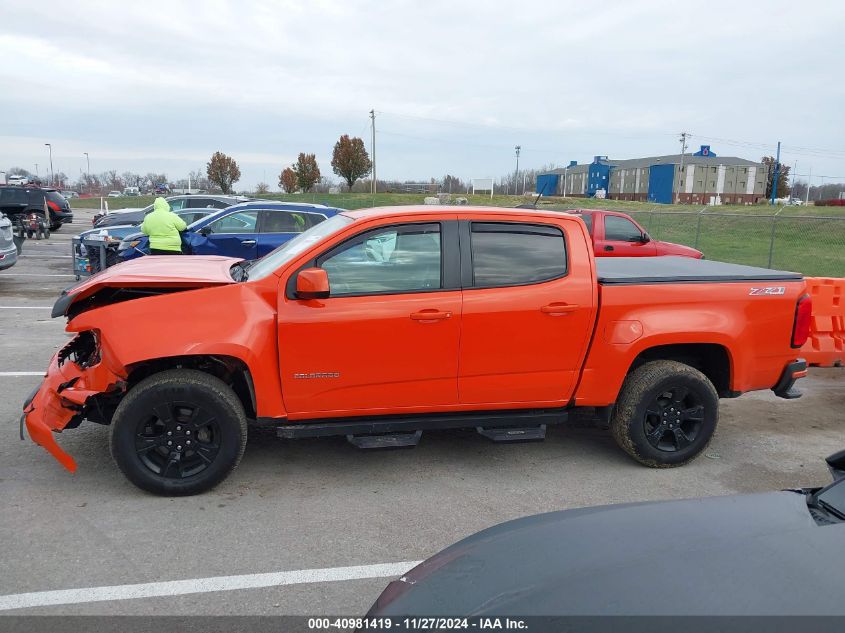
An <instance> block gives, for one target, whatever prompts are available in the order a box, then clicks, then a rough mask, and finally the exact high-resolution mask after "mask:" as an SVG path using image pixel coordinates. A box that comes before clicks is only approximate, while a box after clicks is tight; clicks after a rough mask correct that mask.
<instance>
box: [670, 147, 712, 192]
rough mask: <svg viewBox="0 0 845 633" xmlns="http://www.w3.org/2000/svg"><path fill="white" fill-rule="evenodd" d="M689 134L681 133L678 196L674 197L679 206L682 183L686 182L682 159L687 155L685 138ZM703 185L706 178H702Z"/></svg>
mask: <svg viewBox="0 0 845 633" xmlns="http://www.w3.org/2000/svg"><path fill="white" fill-rule="evenodd" d="M688 135H689V132H681V169H680V172H681V182H680V184H678V195H677V197H676V202H677V203H678V204H680V202H681V188H682V187H683V186H684V184H683V183H685V182H686V178H685V176H686V174H685V173H684V158H685V157H686V155H687V136H688ZM704 183H705V185H706V184H707V176H705V177H704Z"/></svg>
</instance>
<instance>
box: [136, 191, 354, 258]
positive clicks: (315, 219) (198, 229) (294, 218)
mask: <svg viewBox="0 0 845 633" xmlns="http://www.w3.org/2000/svg"><path fill="white" fill-rule="evenodd" d="M339 211H341V209H336V208H334V207H326V206H323V205H319V204H298V203H291V202H273V201H257V202H244V203H242V204H238V205H235V206H232V207H229V208H228V209H224V210H222V211H218V212H217V213H214V214H212V215H209V216H206V217H205V218H203V219H201V220H199V221H198V222H195V223H193V224H192V225H190V226H189V227H188V230H187V231H185V232H184V233H183V234H182V242H183V245H184V250H185V252H186V253H187V254H189V255H223V256H225V257H237V258H239V259H256V258H258V257H263V256H264V255H266V254H267V253H269V252H270V251H272V250H273V249H275V248H276V247H278V246H280V245H282V244H284V243H285V242H287V241H288V240H290V239H292V238H294V237H296V236H297V235H299V234H300V233H302V232H304V231H306V230H308V229H310V228H311V227H312V226H314V225H316V224H319V223H320V222H322V221H323V220H325V219H326V218H327V217H331V216H333V215H336V214H337V213H338V212H339ZM143 253H149V239H148V238H147V237H146V236H145V235H144V234H143V233H136V234H134V235H129V236H127V237H126V238H125V239H124V240H123V243H122V244H121V245H120V258H121V261H127V260H130V259H134V258H136V257H141V256H142V254H143Z"/></svg>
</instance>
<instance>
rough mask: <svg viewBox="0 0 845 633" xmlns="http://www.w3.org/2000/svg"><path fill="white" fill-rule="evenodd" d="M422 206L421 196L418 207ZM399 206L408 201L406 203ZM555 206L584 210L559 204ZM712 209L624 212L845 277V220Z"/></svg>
mask: <svg viewBox="0 0 845 633" xmlns="http://www.w3.org/2000/svg"><path fill="white" fill-rule="evenodd" d="M295 198H297V199H299V200H300V201H302V202H306V201H307V202H314V203H318V204H325V205H328V206H333V207H340V208H343V209H359V208H363V207H370V206H375V205H378V204H386V203H387V202H384V201H383V199H382V198H372V197H371V196H360V195H359V196H349V197H347V196H344V195H343V194H332V195H327V194H305V195H300V196H295ZM288 199H291V198H288ZM473 201H474V200H473ZM420 202H422V199H421V198H420V199H419V200H415V202H414V203H415V204H419V203H420ZM396 203H397V202H393V204H396ZM398 204H409V202H405V201H404V200H403V201H401V202H398ZM511 204H512V202H511ZM544 206H545V205H544ZM541 208H543V207H541ZM545 208H549V207H545ZM552 208H554V209H557V210H566V209H568V208H571V209H574V208H579V207H578V206H572V205H562V206H561V205H554V207H552ZM716 208H718V207H716ZM713 209H714V207H709V206H708V207H703V208H698V209H693V210H690V211H666V210H663V209H661V208H660V207H655V208H654V209H649V210H639V211H633V210H630V209H625V212H626V213H628V214H629V215H630V216H631V217H633V218H634V219H636V220H637V222H639V223H640V224H641V225H642V226H643V227H644V228H645V229H646V231H648V233H649V235H651V237H652V238H653V239H657V240H663V241H666V242H675V243H677V244H685V245H687V246H692V247H693V248H697V249H698V250H700V251H702V252H703V253H704V256H705V257H706V258H707V259H712V260H717V261H723V262H733V263H736V264H747V265H749V266H762V267H764V268H775V269H780V270H791V271H796V272H800V273H803V274H804V275H807V276H810V277H845V216H840V217H835V216H820V215H800V216H798V215H786V214H785V212H786V211H788V209H785V208H784V207H780V208H778V209H776V210H775V211H774V212H773V213H760V212H759V210H757V209H751V208H749V211H748V212H718V211H717V212H713Z"/></svg>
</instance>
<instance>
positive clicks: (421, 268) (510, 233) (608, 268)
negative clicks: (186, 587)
mask: <svg viewBox="0 0 845 633" xmlns="http://www.w3.org/2000/svg"><path fill="white" fill-rule="evenodd" d="M260 204H261V203H250V204H248V205H239V206H240V207H241V209H242V210H240V211H237V210H236V211H235V213H244V210H243V208H244V207H246V209H247V210H248V209H250V208H254V209H262V207H261V206H260ZM230 211H231V210H227V211H226V212H223V213H222V214H221V215H225V217H227V218H228V217H231V215H230V213H229V212H230ZM212 217H214V216H212ZM205 221H206V220H203V221H201V222H205ZM255 222H256V223H257V225H258V226H260V225H261V222H262V220H261V214H260V213H259V215H258V216H257V219H256V220H255ZM252 226H255V225H252ZM211 235H214V233H211ZM252 238H253V239H256V238H257V236H256V235H255V234H254V233H253V234H252ZM234 239H240V238H234ZM811 310H812V304H811V300H810V297H809V296H808V295H807V293H806V283H805V282H804V279H803V277H802V276H801V275H800V274H796V273H790V272H781V271H773V270H768V269H764V268H754V267H751V266H739V265H735V264H724V263H720V262H712V261H701V260H696V259H691V258H684V257H655V258H642V257H640V258H635V257H631V258H598V259H597V258H595V257H594V255H593V249H592V243H591V240H590V236H589V235H588V233H587V231H586V228H585V225H584V223H583V222H582V221H581V220H579V219H578V218H576V217H574V216H572V215H567V214H562V213H554V212H543V211H533V212H528V213H527V212H525V211H522V210H516V209H494V208H467V207H457V206H456V207H448V206H444V207H430V206H429V207H392V208H391V207H382V208H378V209H365V210H357V211H343V212H342V213H339V214H337V215H335V216H333V217H331V218H329V219H327V220H325V221H323V222H320V223H319V224H316V225H315V226H313V227H311V228H310V229H308V230H307V231H305V232H303V233H300V234H299V235H298V236H297V237H295V238H294V239H292V240H290V241H288V242H286V243H284V244H282V245H281V246H280V247H278V248H276V249H275V250H274V251H272V252H271V253H269V254H267V255H265V256H264V257H262V258H261V259H258V260H256V261H245V260H244V259H239V258H231V257H220V256H195V257H144V258H142V259H140V260H137V261H129V262H126V263H123V264H121V265H119V266H114V267H112V268H109V269H107V270H105V271H103V272H101V273H99V274H98V275H94V276H93V277H90V278H88V279H86V280H84V281H82V282H80V283H79V284H77V285H75V286H73V287H71V288H69V289H67V290H65V291H64V292H63V293H62V296H61V297H60V298H59V299H58V300H57V301H56V304H55V305H54V307H53V311H52V316H53V317H61V316H66V317H67V318H68V325H67V330H68V331H69V332H73V333H75V337H74V338H73V339H72V340H71V341H70V342H69V343H68V344H67V345H65V346H64V347H63V348H62V349H61V350H59V352H58V353H57V354H56V355H55V356H54V357H53V359H52V360H51V361H50V365H49V367H48V369H47V373H46V375H45V377H44V380H43V382H42V383H41V385H40V386H39V388H38V389H37V390H36V391H35V392H33V394H32V396H31V397H30V398H27V400H26V402H25V403H24V407H23V409H24V415H23V417H22V419H21V422H22V424H25V425H26V428H27V429H28V431H29V435H30V437H31V438H32V439H33V440H34V441H35V442H36V443H38V444H40V445H41V446H43V447H44V448H45V449H47V450H48V451H49V452H50V453H51V454H52V455H53V456H54V457H55V458H56V459H58V460H59V462H60V463H62V464H63V465H64V466H65V467H67V468H68V469H69V470H71V471H73V470H74V469H75V468H76V462H75V461H74V460H73V458H72V457H71V456H70V455H68V454H67V453H66V452H65V451H63V450H62V449H61V447H60V446H59V445H58V443H57V442H56V437H57V433H56V432H58V431H62V430H63V429H66V428H74V427H76V426H77V425H78V424H79V423H81V422H82V421H83V420H85V419H87V420H90V421H92V422H97V423H101V424H108V425H111V451H112V454H113V455H114V457H115V460H116V462H117V464H118V466H119V468H120V469H121V470H122V471H123V473H124V474H125V475H126V476H127V478H128V479H129V480H130V481H131V482H132V483H134V484H135V485H137V486H139V487H141V488H143V489H145V490H148V491H151V492H154V493H157V494H165V495H185V494H194V493H198V492H202V491H204V490H208V489H209V488H211V487H212V486H214V485H216V484H217V483H219V482H220V481H221V480H223V479H224V478H225V477H226V476H227V475H228V474H229V473H230V472H231V471H232V469H233V468H234V467H235V465H236V464H237V463H238V461H239V460H240V457H241V455H243V451H244V446H245V442H246V437H247V420H252V421H255V422H256V423H258V424H261V425H263V426H265V427H268V428H271V429H275V430H276V433H277V434H278V435H280V436H281V437H285V438H297V437H320V436H344V437H347V438H348V439H349V440H350V441H351V442H352V443H354V444H356V445H357V446H361V447H363V448H367V447H381V446H413V445H415V444H416V443H417V442H418V441H419V438H420V435H421V434H422V432H423V431H424V430H430V429H443V428H458V427H461V428H463V427H470V428H475V429H477V430H478V431H479V432H480V433H481V434H482V435H484V436H485V437H488V438H490V439H492V440H495V441H510V440H514V439H519V440H524V439H542V438H543V437H544V436H545V431H546V425H549V424H556V423H560V422H563V421H565V420H566V419H567V417H568V416H569V415H572V414H578V415H579V416H581V415H593V416H596V417H597V418H598V419H599V420H600V421H601V422H602V424H603V425H607V426H609V427H610V429H611V431H612V433H613V436H614V438H615V439H616V441H617V443H618V444H619V446H620V447H621V448H622V449H623V450H624V451H625V452H627V453H628V454H629V455H630V456H631V457H632V458H634V459H635V460H637V461H638V462H640V463H641V464H644V465H646V466H651V467H670V466H680V465H682V464H685V463H687V462H688V461H690V460H692V459H694V458H695V457H696V456H698V455H699V454H700V453H701V452H702V451H703V450H704V449H705V447H706V446H707V445H708V443H709V442H710V439H711V437H712V435H713V433H714V431H715V429H716V423H717V420H718V409H719V398H720V397H724V398H728V397H737V396H739V395H740V394H742V393H743V392H746V391H752V390H761V389H771V390H772V391H773V392H774V393H775V395H777V396H779V397H782V398H796V397H799V396H800V392H798V391H797V390H796V389H794V383H795V381H796V380H797V379H798V378H800V377H802V376H804V375H806V363H805V362H804V361H803V360H800V359H799V358H798V354H799V350H800V348H801V346H802V345H803V344H804V343H805V341H806V339H807V336H808V333H809V324H810V314H811ZM162 323H166V325H167V335H166V336H162V335H161V324H162Z"/></svg>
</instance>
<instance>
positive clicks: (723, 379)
mask: <svg viewBox="0 0 845 633" xmlns="http://www.w3.org/2000/svg"><path fill="white" fill-rule="evenodd" d="M654 360H673V361H677V362H679V363H683V364H684V365H689V366H690V367H693V368H695V369H697V370H698V371H700V372H701V373H702V374H704V375H705V376H707V378H708V379H709V380H710V382H712V383H713V386H714V387H715V388H716V393H718V394H719V397H720V398H729V397H732V396H735V395H736V394H735V393H734V392H733V391H731V377H732V359H731V355H730V351H729V350H728V348H727V347H725V346H724V345H720V344H718V343H672V344H668V345H656V346H654V347H649V348H648V349H645V350H642V351H641V352H640V353H639V354H638V355H637V356H636V357H635V358H634V360H633V362H632V363H631V365H630V367H628V371H627V372H626V377H627V376H628V375H630V374H631V372H633V371H634V370H636V369H637V368H638V367H640V366H642V365H643V364H645V363H647V362H649V361H654Z"/></svg>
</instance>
